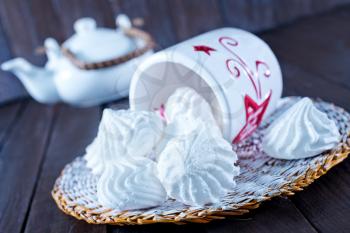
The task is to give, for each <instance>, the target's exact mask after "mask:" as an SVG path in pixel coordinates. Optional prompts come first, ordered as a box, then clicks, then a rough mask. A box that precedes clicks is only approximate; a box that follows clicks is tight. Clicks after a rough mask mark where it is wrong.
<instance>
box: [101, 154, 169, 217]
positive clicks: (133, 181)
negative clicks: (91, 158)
mask: <svg viewBox="0 0 350 233" xmlns="http://www.w3.org/2000/svg"><path fill="white" fill-rule="evenodd" d="M156 169H157V167H156V163H155V162H153V161H152V160H150V159H148V158H144V157H135V158H128V159H127V160H120V161H113V162H111V163H109V164H108V165H106V168H105V170H104V172H103V173H102V176H101V177H100V179H99V181H98V184H97V199H98V201H99V203H100V204H101V205H103V206H105V207H109V208H113V209H116V210H133V209H144V208H149V207H154V206H157V205H160V204H162V203H163V202H164V201H165V200H166V199H167V196H166V192H165V190H164V188H163V186H162V184H161V183H160V181H159V179H158V178H157V176H156V174H155V173H156Z"/></svg>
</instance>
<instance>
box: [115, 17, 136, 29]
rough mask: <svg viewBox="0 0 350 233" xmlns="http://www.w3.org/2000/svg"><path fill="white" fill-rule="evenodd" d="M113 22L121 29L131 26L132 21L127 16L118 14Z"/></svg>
mask: <svg viewBox="0 0 350 233" xmlns="http://www.w3.org/2000/svg"><path fill="white" fill-rule="evenodd" d="M115 24H116V25H117V27H120V28H121V29H122V30H125V29H130V28H131V27H132V23H131V21H130V19H129V17H128V16H127V15H125V14H119V15H118V16H117V17H116V18H115Z"/></svg>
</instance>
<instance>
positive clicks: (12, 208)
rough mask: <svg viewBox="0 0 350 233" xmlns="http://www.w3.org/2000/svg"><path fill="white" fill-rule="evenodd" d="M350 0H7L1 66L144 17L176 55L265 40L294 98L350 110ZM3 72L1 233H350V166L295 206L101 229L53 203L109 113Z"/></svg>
mask: <svg viewBox="0 0 350 233" xmlns="http://www.w3.org/2000/svg"><path fill="white" fill-rule="evenodd" d="M347 3H349V4H350V0H333V1H331V0H246V1H243V0H242V1H238V0H236V1H229V0H218V1H214V0H212V1H209V0H187V1H185V0H182V1H181V0H158V1H156V0H147V1H146V0H124V1H117V0H95V1H93V0H60V1H59V0H23V1H20V0H0V62H3V61H5V60H7V59H10V58H12V57H16V56H23V57H25V58H27V59H28V60H29V61H31V62H33V63H34V64H37V65H43V64H44V63H45V61H46V58H45V56H38V55H36V54H35V53H34V50H35V49H36V48H37V47H39V46H41V45H42V43H43V41H44V39H45V38H46V37H48V36H52V37H54V38H56V39H58V40H59V41H60V42H62V41H64V40H65V39H66V38H67V37H69V36H70V35H71V34H72V33H73V26H72V25H73V22H74V21H75V20H76V19H78V18H80V17H84V16H90V17H93V18H95V19H96V20H97V23H98V25H99V26H108V27H114V16H115V15H116V14H119V13H122V12H123V13H126V14H128V15H129V16H130V17H131V18H135V17H141V18H143V19H144V22H145V25H144V27H143V29H145V30H147V31H149V32H150V33H151V34H152V35H153V36H154V38H155V40H156V41H157V42H158V45H159V47H158V49H161V48H166V47H168V46H170V45H173V44H175V43H177V42H179V41H182V40H184V39H186V38H190V37H192V36H194V35H198V34H200V33H202V32H205V31H208V30H211V29H214V28H219V27H224V26H234V27H241V28H243V29H247V30H249V31H253V32H255V33H257V34H258V35H259V36H260V37H262V38H263V39H264V40H265V41H266V42H267V43H268V44H269V45H270V46H271V48H272V50H273V51H274V52H275V53H276V56H277V57H278V59H279V61H280V64H281V68H282V72H283V76H284V77H283V81H284V95H285V96H286V95H301V96H311V97H320V98H322V99H324V100H327V101H330V102H334V103H336V104H337V105H339V106H342V107H344V108H345V109H347V110H350V72H349V71H350V5H348V4H347ZM26 96H27V94H26V91H25V90H24V88H23V87H22V85H21V84H20V83H19V82H18V81H17V79H16V78H15V77H14V76H12V75H11V74H9V73H5V72H2V71H0V232H6V233H7V232H11V233H12V232H14V233H17V232H27V233H29V232H101V233H104V232H169V233H170V232H179V233H180V232H181V233H182V232H208V233H214V232H350V221H349V220H350V162H349V161H348V160H345V162H343V163H342V164H340V165H338V166H337V167H335V168H333V169H332V170H331V171H330V172H329V173H328V174H327V175H325V176H323V177H321V178H320V179H319V180H317V181H316V182H315V183H314V184H312V185H311V186H309V187H308V188H306V190H304V191H302V192H300V193H297V194H296V195H295V196H294V197H291V198H290V199H285V198H275V199H273V200H272V201H269V202H266V203H264V204H263V205H262V206H261V207H260V208H259V209H257V210H254V211H252V213H250V214H248V215H244V216H241V217H238V218H237V217H236V218H233V219H230V220H224V221H216V222H213V223H210V224H206V225H194V224H191V225H187V226H174V225H152V226H134V227H113V226H92V225H88V224H86V223H85V222H82V221H78V220H75V219H74V218H72V217H70V216H66V215H64V214H63V213H61V212H60V211H59V210H58V208H57V207H56V206H55V203H54V201H53V200H52V198H51V196H50V191H51V188H52V186H53V183H54V181H55V179H56V178H57V176H58V175H59V173H60V171H61V169H62V168H63V166H64V165H65V164H66V163H68V162H70V161H71V160H72V159H73V158H74V157H76V156H78V155H81V154H82V153H83V152H84V148H85V147H86V145H87V144H88V143H90V142H91V141H92V139H93V137H95V135H96V131H97V126H98V122H99V119H100V116H101V111H102V109H103V108H104V107H106V106H109V107H113V108H127V107H128V101H127V99H124V100H121V101H117V102H114V103H110V104H107V105H104V106H96V107H91V108H86V109H77V108H73V107H70V106H67V105H64V104H56V105H53V106H46V105H42V104H38V103H36V102H35V101H33V100H32V99H30V98H28V97H26Z"/></svg>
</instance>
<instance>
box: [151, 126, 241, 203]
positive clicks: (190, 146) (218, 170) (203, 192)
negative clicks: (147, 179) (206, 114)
mask: <svg viewBox="0 0 350 233" xmlns="http://www.w3.org/2000/svg"><path fill="white" fill-rule="evenodd" d="M236 161H237V155H236V153H235V152H234V151H233V150H232V147H231V144H230V143H229V142H227V141H226V140H225V139H224V138H223V137H222V136H220V135H217V134H213V135H211V134H210V130H209V129H208V127H207V126H206V124H205V123H204V122H202V123H201V124H199V125H198V127H197V128H196V129H195V130H193V131H192V132H191V133H190V134H188V135H187V136H186V137H180V138H173V139H171V140H170V141H169V142H168V144H167V145H166V147H165V149H164V150H163V151H162V153H161V154H160V156H159V159H158V166H157V167H158V177H159V179H160V180H161V182H162V184H163V186H164V188H165V190H166V191H167V194H168V196H170V197H172V198H174V199H176V200H178V201H180V202H182V203H185V204H187V205H193V206H203V205H205V204H209V203H215V202H217V201H219V199H220V197H221V196H222V195H223V194H226V193H227V192H228V191H229V190H232V188H233V187H234V186H235V185H236V184H235V181H234V176H237V175H238V173H239V168H238V167H237V166H235V165H234V163H235V162H236Z"/></svg>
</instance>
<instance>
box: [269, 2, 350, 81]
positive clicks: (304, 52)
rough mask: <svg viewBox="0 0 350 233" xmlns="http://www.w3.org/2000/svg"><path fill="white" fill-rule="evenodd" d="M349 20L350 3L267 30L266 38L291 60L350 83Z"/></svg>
mask: <svg viewBox="0 0 350 233" xmlns="http://www.w3.org/2000/svg"><path fill="white" fill-rule="evenodd" d="M349 21H350V6H349V7H345V8H343V9H337V10H335V11H333V12H332V13H330V14H325V15H322V16H319V17H315V18H310V19H306V20H303V21H300V22H299V23H297V24H294V25H291V26H289V27H286V28H284V29H280V30H278V31H277V32H276V33H266V34H264V35H263V38H264V39H265V40H266V41H267V43H268V44H270V46H271V47H272V49H273V50H274V51H275V52H276V54H277V55H278V56H279V57H280V58H282V59H284V60H286V61H287V62H289V63H291V64H294V65H297V66H299V67H301V68H303V69H305V70H307V71H310V72H311V73H314V74H317V75H320V76H322V77H324V78H325V79H328V80H330V81H333V82H336V83H338V84H341V85H344V86H347V87H350V82H349V64H350V57H349V53H350V31H349V30H346V28H349Z"/></svg>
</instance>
